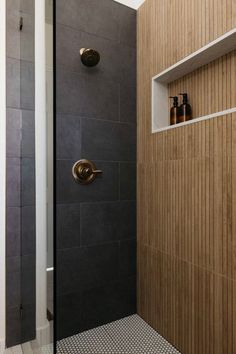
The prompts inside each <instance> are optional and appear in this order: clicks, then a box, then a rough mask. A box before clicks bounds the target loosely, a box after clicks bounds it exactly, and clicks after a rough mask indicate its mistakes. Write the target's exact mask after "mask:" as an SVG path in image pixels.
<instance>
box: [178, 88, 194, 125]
mask: <svg viewBox="0 0 236 354" xmlns="http://www.w3.org/2000/svg"><path fill="white" fill-rule="evenodd" d="M179 95H182V96H183V103H182V104H181V105H180V107H179V116H178V123H182V122H186V121H188V120H191V119H192V108H191V106H190V104H189V103H188V94H187V93H179Z"/></svg>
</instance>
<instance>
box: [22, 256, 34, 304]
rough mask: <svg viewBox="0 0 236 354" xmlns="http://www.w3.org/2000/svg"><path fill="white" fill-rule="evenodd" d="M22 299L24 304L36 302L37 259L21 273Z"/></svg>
mask: <svg viewBox="0 0 236 354" xmlns="http://www.w3.org/2000/svg"><path fill="white" fill-rule="evenodd" d="M21 284H22V290H21V301H22V304H23V306H26V305H30V304H34V303H35V301H36V289H35V286H36V284H35V260H33V261H32V264H31V266H30V267H29V268H28V269H26V268H25V269H24V270H23V271H22V274H21Z"/></svg>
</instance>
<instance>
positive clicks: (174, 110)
mask: <svg viewBox="0 0 236 354" xmlns="http://www.w3.org/2000/svg"><path fill="white" fill-rule="evenodd" d="M170 98H173V106H172V107H171V109H170V125H173V124H176V123H177V122H178V116H179V102H178V100H179V99H178V97H177V96H170Z"/></svg>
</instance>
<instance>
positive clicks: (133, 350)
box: [57, 315, 180, 354]
mask: <svg viewBox="0 0 236 354" xmlns="http://www.w3.org/2000/svg"><path fill="white" fill-rule="evenodd" d="M57 353H58V354H78V353H79V354H85V353H86V354H146V353H147V354H149V353H150V354H151V353H152V354H180V352H179V351H178V350H177V349H175V348H174V347H173V346H172V345H171V344H170V343H168V342H167V341H166V340H165V339H164V338H163V337H162V336H160V334H158V333H157V332H156V331H155V330H154V329H153V328H152V327H150V326H149V325H148V324H147V323H146V322H145V321H143V320H142V318H141V317H139V316H138V315H132V316H129V317H125V318H123V319H121V320H118V321H115V322H112V323H109V324H107V325H104V326H101V327H97V328H94V329H92V330H89V331H86V332H82V333H79V334H77V335H74V336H72V337H68V338H65V339H62V340H60V341H59V342H58V343H57Z"/></svg>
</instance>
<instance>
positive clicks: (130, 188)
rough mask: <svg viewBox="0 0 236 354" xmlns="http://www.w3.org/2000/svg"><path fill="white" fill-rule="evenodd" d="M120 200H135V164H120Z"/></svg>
mask: <svg viewBox="0 0 236 354" xmlns="http://www.w3.org/2000/svg"><path fill="white" fill-rule="evenodd" d="M120 199H122V200H135V199H136V163H135V162H132V163H129V162H121V163H120Z"/></svg>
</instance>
